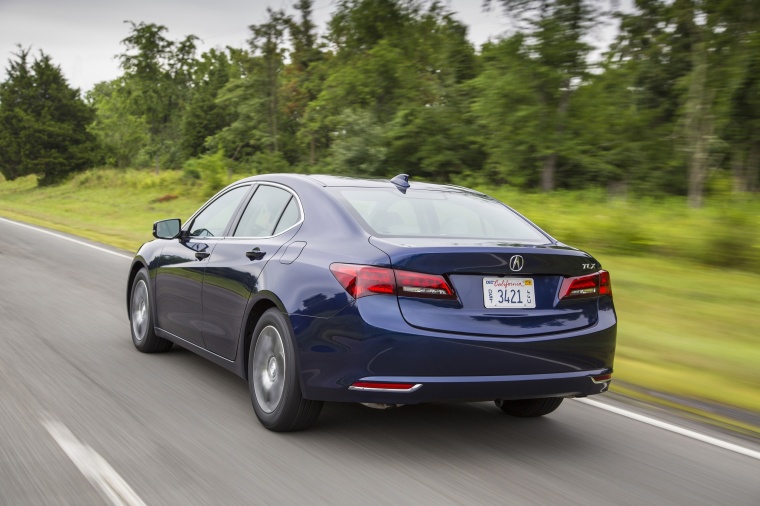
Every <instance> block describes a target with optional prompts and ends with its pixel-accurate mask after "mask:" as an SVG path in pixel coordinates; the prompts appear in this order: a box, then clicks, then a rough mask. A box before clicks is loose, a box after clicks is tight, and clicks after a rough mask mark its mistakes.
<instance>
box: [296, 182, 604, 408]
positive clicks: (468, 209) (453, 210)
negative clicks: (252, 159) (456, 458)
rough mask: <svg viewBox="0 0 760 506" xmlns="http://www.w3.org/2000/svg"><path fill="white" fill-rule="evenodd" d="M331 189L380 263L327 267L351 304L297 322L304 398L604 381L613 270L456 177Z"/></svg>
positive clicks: (476, 392) (575, 389) (600, 386)
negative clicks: (455, 182) (383, 259)
mask: <svg viewBox="0 0 760 506" xmlns="http://www.w3.org/2000/svg"><path fill="white" fill-rule="evenodd" d="M329 191H330V192H331V193H332V194H333V196H334V197H335V198H337V199H338V200H339V201H341V202H342V203H343V205H344V206H345V208H346V209H347V211H348V212H349V213H350V214H351V215H352V216H353V217H354V218H355V219H356V221H357V222H358V223H359V224H361V225H362V227H363V228H364V229H365V230H366V231H367V233H368V235H369V242H370V244H372V245H373V246H374V247H376V248H377V249H379V250H381V251H382V252H384V253H385V254H386V255H387V257H388V259H389V263H388V264H387V265H376V264H375V265H368V264H357V263H344V262H335V263H333V264H332V265H331V266H330V270H331V272H332V274H333V276H334V278H335V280H336V281H337V282H338V283H339V284H340V286H341V287H342V288H343V290H345V292H346V293H347V294H348V295H349V297H350V300H352V301H353V302H352V303H351V304H349V305H348V306H346V307H345V308H344V309H343V310H342V311H340V312H339V313H338V314H337V315H335V316H333V317H332V318H325V319H321V320H320V321H318V322H314V321H309V322H308V325H309V328H308V329H305V328H304V329H303V330H304V331H305V332H306V335H307V336H308V337H307V338H306V340H305V343H304V344H306V346H304V347H303V348H302V349H303V352H302V354H301V362H302V370H303V371H308V373H305V374H303V379H304V383H305V385H304V387H305V391H306V392H308V393H309V395H310V396H313V398H319V399H324V400H335V401H356V402H376V403H386V404H410V403H419V402H429V401H479V400H490V399H496V398H499V399H528V398H541V397H575V396H586V395H592V394H596V393H600V392H603V391H605V390H606V389H607V387H608V385H609V381H610V378H611V373H612V365H613V358H614V351H615V335H616V315H615V309H614V305H613V302H612V288H611V283H610V277H609V273H607V272H606V271H604V270H602V269H601V267H600V265H599V263H598V262H597V261H596V260H595V259H594V258H592V257H591V256H590V255H588V254H586V253H584V252H581V251H578V250H576V249H574V248H570V247H568V246H564V245H561V244H558V243H557V242H556V241H554V240H553V239H551V238H550V237H549V236H547V235H546V234H545V233H543V232H542V231H541V230H540V229H538V228H537V227H535V225H533V224H531V223H530V222H529V221H527V220H526V219H524V218H523V217H521V216H520V215H518V214H517V213H515V212H514V211H512V210H511V209H509V208H507V207H506V206H504V205H503V204H501V203H499V202H497V201H495V200H493V199H490V198H489V197H486V196H485V195H482V194H479V193H477V192H471V191H468V190H465V189H460V188H455V187H441V186H436V185H419V186H418V188H415V187H414V186H413V187H412V188H411V189H406V190H403V189H401V188H397V187H394V186H393V185H388V187H387V188H377V187H372V188H361V187H351V186H336V187H333V188H330V189H329ZM293 323H294V325H295V326H298V325H299V324H300V323H301V322H300V320H299V319H298V318H296V319H294V320H293ZM303 324H304V325H306V322H305V321H304V322H303ZM296 331H297V333H299V329H296ZM330 361H334V362H335V367H329V363H330Z"/></svg>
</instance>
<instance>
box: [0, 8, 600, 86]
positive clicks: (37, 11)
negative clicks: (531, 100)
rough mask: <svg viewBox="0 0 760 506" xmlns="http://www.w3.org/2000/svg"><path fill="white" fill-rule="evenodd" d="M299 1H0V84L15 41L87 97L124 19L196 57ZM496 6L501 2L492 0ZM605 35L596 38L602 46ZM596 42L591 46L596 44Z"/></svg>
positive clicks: (496, 23) (481, 23)
mask: <svg viewBox="0 0 760 506" xmlns="http://www.w3.org/2000/svg"><path fill="white" fill-rule="evenodd" d="M295 3H296V0H213V1H210V0H126V1H124V0H0V81H4V80H5V79H6V69H7V67H8V60H9V59H12V58H14V57H13V53H16V52H17V51H18V48H17V44H21V46H22V47H24V48H29V47H31V48H32V52H33V53H35V54H38V51H39V50H42V51H44V52H45V53H46V54H48V55H49V56H50V57H51V58H52V60H53V63H55V64H56V65H59V66H60V67H61V70H62V71H63V74H64V76H65V77H66V79H67V80H68V81H69V84H70V85H71V86H72V87H74V88H79V89H81V90H82V92H85V91H87V90H89V89H91V88H92V86H93V85H94V84H95V83H98V82H100V81H107V80H111V79H114V78H116V77H117V76H118V75H119V74H120V73H121V72H120V70H119V66H118V61H117V59H116V58H115V55H117V54H119V53H121V52H122V51H123V49H124V46H123V45H121V44H120V41H121V40H123V39H124V38H126V37H127V36H128V35H129V24H128V23H125V21H126V20H130V21H134V22H136V23H139V22H141V21H144V22H146V23H156V24H160V25H164V26H166V27H167V28H168V33H167V34H166V36H167V38H169V39H171V40H180V39H183V38H184V37H185V36H187V35H190V34H193V35H196V36H197V37H199V38H200V41H199V43H198V49H199V51H198V54H200V53H201V52H203V51H205V50H207V49H210V48H212V47H217V46H218V47H225V46H228V45H229V46H233V47H245V46H246V41H247V39H248V38H250V31H249V29H248V27H249V26H250V25H255V24H261V23H264V22H265V21H266V20H267V7H271V8H272V9H284V10H285V11H286V12H287V13H291V14H293V13H295V9H293V8H292V5H293V4H295ZM335 3H336V2H335V0H315V1H314V8H313V18H314V21H315V23H316V24H317V26H318V27H319V31H320V34H321V33H324V27H325V24H326V22H327V20H328V19H329V18H330V15H331V13H332V11H333V10H334V8H335ZM444 3H445V4H446V5H448V6H449V8H450V10H452V11H453V12H454V13H455V17H456V18H457V19H459V20H460V21H462V22H464V24H465V25H467V26H468V27H469V37H470V40H471V41H472V42H473V44H475V46H476V47H478V48H479V47H480V46H481V45H482V44H483V43H484V42H486V41H488V40H489V38H497V37H498V36H499V35H502V34H504V33H505V32H507V31H508V30H510V29H511V28H512V25H511V24H510V22H509V19H508V18H507V17H506V15H505V14H503V12H502V11H501V10H500V9H498V8H493V9H491V10H490V11H488V12H486V11H484V10H483V7H482V0H444ZM494 3H496V2H494ZM607 32H609V30H607V31H602V32H601V34H600V35H598V36H597V37H596V38H597V39H600V40H601V41H602V42H600V43H604V39H605V38H609V36H607V37H605V34H606V33H607ZM592 42H593V41H592Z"/></svg>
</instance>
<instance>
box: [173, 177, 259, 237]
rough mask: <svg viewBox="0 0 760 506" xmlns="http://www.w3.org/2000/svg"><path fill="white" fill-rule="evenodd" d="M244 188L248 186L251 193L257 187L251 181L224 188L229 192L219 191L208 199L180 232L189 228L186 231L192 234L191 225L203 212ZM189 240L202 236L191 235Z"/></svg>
mask: <svg viewBox="0 0 760 506" xmlns="http://www.w3.org/2000/svg"><path fill="white" fill-rule="evenodd" d="M244 186H248V187H249V188H248V191H251V188H253V186H255V183H252V182H251V181H246V182H245V183H241V184H236V185H235V186H231V187H230V188H222V190H227V191H225V192H224V193H222V190H219V191H218V192H217V193H216V194H215V195H214V196H213V197H211V198H210V199H208V200H207V201H206V203H205V204H203V206H201V208H200V209H198V210H197V211H195V212H194V213H193V214H192V215H190V217H189V218H188V219H187V220H186V221H185V223H184V224H183V225H182V228H181V229H180V230H185V228H187V230H186V231H187V232H188V233H189V232H190V225H191V224H192V223H193V221H195V218H197V217H198V215H199V214H201V213H202V212H203V211H205V210H206V208H207V207H208V206H210V205H211V204H213V203H214V202H216V201H217V200H219V199H220V198H221V197H222V195H225V194H227V193H229V192H231V191H232V190H237V189H238V188H241V187H244ZM243 198H245V197H243ZM238 205H240V204H238ZM234 215H235V214H234V213H233V217H234ZM213 237H214V238H215V239H224V238H225V237H227V236H224V235H220V236H213ZM187 238H188V239H190V238H192V239H198V238H201V237H200V236H191V235H189V236H187Z"/></svg>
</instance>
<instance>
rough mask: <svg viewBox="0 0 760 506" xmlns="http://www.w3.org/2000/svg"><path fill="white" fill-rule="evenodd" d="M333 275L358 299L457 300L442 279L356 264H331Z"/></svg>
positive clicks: (434, 276)
mask: <svg viewBox="0 0 760 506" xmlns="http://www.w3.org/2000/svg"><path fill="white" fill-rule="evenodd" d="M330 271H332V273H333V276H335V279H337V280H338V282H339V283H340V284H341V286H342V287H343V288H344V289H345V290H346V291H347V292H348V294H349V295H351V297H353V298H355V299H358V298H360V297H365V296H367V295H373V294H386V295H399V296H403V297H423V298H431V299H449V300H455V299H456V295H455V294H454V290H452V289H451V287H450V286H449V284H448V283H447V282H446V280H445V279H444V278H443V276H436V275H434V274H423V273H419V272H409V271H398V270H394V269H388V268H385V267H372V266H369V265H354V264H332V265H331V266H330Z"/></svg>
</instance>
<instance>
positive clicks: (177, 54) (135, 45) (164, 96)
mask: <svg viewBox="0 0 760 506" xmlns="http://www.w3.org/2000/svg"><path fill="white" fill-rule="evenodd" d="M128 23H129V24H130V27H131V31H130V34H129V36H128V37H126V38H125V39H124V40H122V41H121V43H122V44H123V45H124V46H125V48H126V50H125V52H124V53H122V54H120V55H118V57H119V59H120V60H121V68H122V69H123V70H124V75H123V80H124V87H123V88H122V92H123V93H125V94H126V96H127V100H128V103H129V107H130V113H131V114H133V115H135V116H140V117H143V118H145V121H146V122H147V124H148V128H149V130H150V142H149V144H148V146H147V150H148V151H149V153H150V156H151V158H153V160H154V162H155V167H156V171H157V172H158V170H159V168H160V166H161V164H162V162H163V163H164V164H167V165H174V166H178V165H180V164H181V161H182V158H183V157H182V149H181V142H180V136H181V117H182V114H183V112H184V110H185V106H186V104H187V101H188V98H189V94H190V88H191V86H192V79H193V72H194V68H195V65H196V59H195V41H196V40H197V37H196V36H194V35H188V36H187V37H185V38H184V39H183V40H181V41H179V42H177V41H171V40H169V39H167V38H166V36H165V35H164V34H165V33H166V31H167V28H166V27H165V26H163V25H156V24H154V23H143V22H140V23H134V22H132V21H128Z"/></svg>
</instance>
